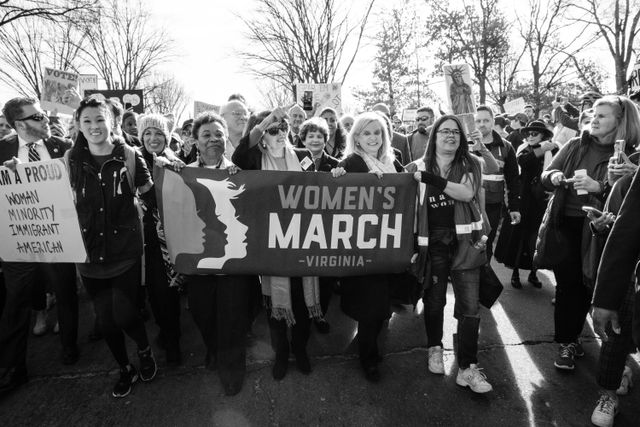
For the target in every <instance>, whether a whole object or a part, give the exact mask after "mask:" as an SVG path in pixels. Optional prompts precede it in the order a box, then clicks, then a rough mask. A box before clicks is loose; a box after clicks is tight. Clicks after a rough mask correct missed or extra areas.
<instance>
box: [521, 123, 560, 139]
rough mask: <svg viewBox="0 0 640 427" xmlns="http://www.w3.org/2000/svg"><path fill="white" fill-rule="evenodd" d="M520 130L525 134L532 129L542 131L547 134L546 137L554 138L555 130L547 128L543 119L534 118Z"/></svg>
mask: <svg viewBox="0 0 640 427" xmlns="http://www.w3.org/2000/svg"><path fill="white" fill-rule="evenodd" d="M520 131H521V132H523V133H525V134H526V133H527V132H530V131H535V132H540V133H542V134H543V135H545V137H546V138H545V139H551V138H553V132H551V131H550V130H549V129H548V128H547V126H546V125H545V124H544V122H543V121H542V120H532V121H531V122H529V124H528V125H527V126H526V127H523V128H522V129H521V130H520Z"/></svg>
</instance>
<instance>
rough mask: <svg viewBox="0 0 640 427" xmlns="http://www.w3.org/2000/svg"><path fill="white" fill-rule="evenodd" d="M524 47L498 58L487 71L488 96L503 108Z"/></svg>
mask: <svg viewBox="0 0 640 427" xmlns="http://www.w3.org/2000/svg"><path fill="white" fill-rule="evenodd" d="M525 50H526V48H523V49H521V50H520V52H519V53H516V52H509V53H507V55H506V56H504V57H503V58H499V59H498V60H497V61H496V63H495V64H494V66H493V67H491V68H490V69H489V71H488V73H489V74H488V76H487V77H488V79H487V85H488V86H489V98H490V99H491V100H492V101H493V102H495V103H496V104H497V105H498V106H499V107H500V109H503V106H504V104H505V102H507V99H508V98H509V96H510V95H511V92H512V91H513V89H514V87H515V85H516V77H517V75H518V72H519V68H520V62H521V61H522V57H523V56H524V53H525Z"/></svg>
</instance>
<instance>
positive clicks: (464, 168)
mask: <svg viewBox="0 0 640 427" xmlns="http://www.w3.org/2000/svg"><path fill="white" fill-rule="evenodd" d="M447 120H452V121H454V122H455V123H456V126H457V127H458V130H459V131H460V145H459V146H458V149H457V150H456V154H455V156H454V157H453V162H451V169H449V175H448V178H449V180H451V181H453V182H460V181H461V180H462V177H463V176H464V175H466V174H469V173H471V175H472V176H473V190H474V193H477V192H478V190H479V189H480V184H481V182H482V171H481V168H480V161H479V160H478V159H476V158H475V156H474V155H473V154H471V153H470V152H469V141H467V136H466V135H465V133H464V128H463V127H462V123H461V122H460V119H459V118H457V117H456V116H453V115H445V116H441V117H440V118H439V119H438V120H436V122H435V123H434V124H433V128H432V129H431V134H430V135H429V142H428V143H427V149H426V150H425V152H424V157H423V160H424V164H425V169H426V170H427V172H431V173H433V174H435V175H438V176H440V168H439V167H438V162H437V161H436V138H438V130H439V129H440V126H442V123H444V122H445V121H447Z"/></svg>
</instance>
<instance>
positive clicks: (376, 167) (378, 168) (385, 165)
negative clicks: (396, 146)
mask: <svg viewBox="0 0 640 427" xmlns="http://www.w3.org/2000/svg"><path fill="white" fill-rule="evenodd" d="M358 155H359V156H360V157H362V160H364V162H365V163H366V164H367V167H368V168H369V171H372V172H382V173H395V172H396V168H395V166H393V160H391V159H390V158H389V156H387V158H386V160H385V161H384V162H381V161H380V160H378V159H376V158H374V157H371V156H370V155H369V154H367V153H365V152H363V151H360V152H358Z"/></svg>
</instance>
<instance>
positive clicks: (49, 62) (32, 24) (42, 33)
mask: <svg viewBox="0 0 640 427" xmlns="http://www.w3.org/2000/svg"><path fill="white" fill-rule="evenodd" d="M81 45H82V40H81V35H80V34H79V32H78V31H76V26H75V24H74V22H73V20H71V19H64V20H62V21H61V22H53V21H49V20H44V19H41V18H38V17H35V18H32V19H30V20H29V22H27V21H26V20H16V21H14V22H11V23H10V24H7V25H5V26H3V27H0V65H1V66H0V81H1V82H3V83H5V84H7V85H8V86H10V87H11V88H13V89H15V90H16V91H17V92H18V93H20V94H21V95H23V96H35V97H37V98H40V95H41V88H42V76H43V71H44V68H45V67H52V68H55V69H58V70H63V71H77V66H78V65H79V57H78V50H79V47H78V46H81Z"/></svg>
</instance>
